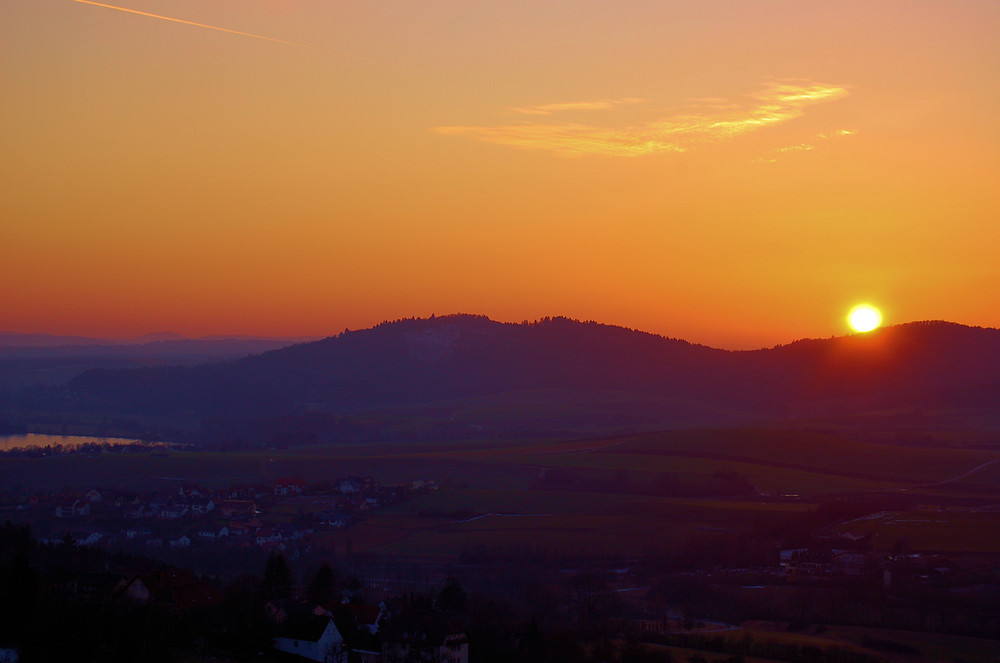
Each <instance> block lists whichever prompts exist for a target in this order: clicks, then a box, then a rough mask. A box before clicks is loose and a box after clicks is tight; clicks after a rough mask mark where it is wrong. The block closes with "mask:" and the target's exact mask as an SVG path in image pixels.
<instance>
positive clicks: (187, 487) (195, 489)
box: [177, 482, 207, 499]
mask: <svg viewBox="0 0 1000 663" xmlns="http://www.w3.org/2000/svg"><path fill="white" fill-rule="evenodd" d="M177 494H178V495H179V496H180V497H183V498H187V499H190V498H192V497H205V495H206V494H207V491H204V490H202V488H201V486H199V485H198V484H196V483H187V482H185V483H183V484H181V487H180V490H178V491H177Z"/></svg>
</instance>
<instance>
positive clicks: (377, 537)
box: [0, 429, 1000, 559]
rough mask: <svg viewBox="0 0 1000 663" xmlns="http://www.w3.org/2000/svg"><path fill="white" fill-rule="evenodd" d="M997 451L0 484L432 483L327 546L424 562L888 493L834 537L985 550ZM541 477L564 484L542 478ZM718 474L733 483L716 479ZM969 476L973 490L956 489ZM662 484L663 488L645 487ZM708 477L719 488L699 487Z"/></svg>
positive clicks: (177, 462)
mask: <svg viewBox="0 0 1000 663" xmlns="http://www.w3.org/2000/svg"><path fill="white" fill-rule="evenodd" d="M997 460H1000V452H997V451H992V450H984V449H967V448H961V447H934V448H903V447H898V446H888V445H880V444H873V443H867V442H862V441H858V440H853V439H845V438H842V437H838V436H836V435H834V434H831V433H816V432H811V431H805V432H797V431H789V430H758V429H752V430H750V429H746V430H744V429H735V430H729V429H720V430H711V431H708V430H706V431H669V432H663V433H656V434H641V435H632V436H619V437H608V438H589V439H568V440H554V439H543V440H531V439H521V440H473V441H458V442H439V443H432V444H404V443H399V442H390V443H371V444H353V445H338V446H302V447H293V448H289V449H280V450H278V449H265V450H255V451H246V452H214V451H185V452H174V453H171V454H169V455H168V456H166V457H162V456H154V455H151V454H144V453H139V454H112V453H105V454H100V455H83V454H68V455H59V456H50V457H42V458H15V457H4V458H0V482H2V485H4V486H7V487H8V490H9V491H14V492H18V491H19V492H20V494H22V495H23V494H25V493H30V492H33V491H40V490H48V491H61V490H79V489H81V488H89V487H95V486H96V487H116V488H123V489H126V490H137V489H142V490H147V489H157V490H159V489H164V488H168V489H169V488H171V487H174V486H177V484H178V482H180V481H195V482H198V483H201V484H204V485H208V486H226V485H231V484H247V483H255V484H256V483H264V484H267V483H270V482H273V481H274V480H275V479H277V478H280V477H289V476H290V477H299V478H301V479H304V480H305V481H307V482H316V481H322V480H332V479H336V478H339V477H344V476H352V475H370V476H373V477H375V479H376V480H377V481H378V482H379V483H382V484H394V483H399V484H404V485H408V484H409V483H411V482H412V481H415V480H418V479H424V480H433V481H436V482H437V483H438V484H439V485H441V486H442V487H443V488H442V490H440V491H437V492H432V493H424V494H419V495H415V496H412V497H411V498H410V499H408V500H406V501H404V502H402V503H400V504H397V505H395V506H393V507H390V508H388V509H384V510H379V511H375V512H373V513H372V514H370V515H369V516H367V517H366V518H365V519H363V520H361V521H359V522H357V523H355V524H353V525H352V526H350V527H349V528H347V529H346V530H344V531H343V532H334V533H330V534H329V536H328V537H327V539H328V542H329V543H330V544H331V545H332V546H334V547H336V548H337V549H339V550H345V549H347V548H348V547H350V548H351V549H352V550H353V551H355V552H361V551H371V552H375V553H379V554H385V555H402V556H416V557H420V556H425V557H428V558H435V559H446V558H454V557H456V556H458V555H459V554H461V553H462V552H463V551H464V550H468V549H470V548H473V547H476V546H485V547H489V548H495V549H514V548H521V549H525V548H537V549H545V550H550V551H553V552H554V553H560V552H563V551H575V552H578V553H583V554H586V555H627V556H642V555H658V554H664V553H675V552H678V551H679V550H681V549H682V548H683V546H684V545H685V543H686V542H688V541H690V540H691V539H692V538H694V537H698V536H699V535H703V536H739V535H741V534H743V533H746V532H748V531H750V530H751V529H752V528H763V529H769V528H775V527H777V528H780V527H782V526H783V525H784V524H786V523H789V522H792V521H793V520H795V519H796V518H801V517H802V516H803V515H805V514H808V513H809V512H810V511H812V510H814V509H815V508H816V506H817V504H818V503H820V502H823V501H830V500H836V499H838V498H839V497H840V496H844V495H853V496H855V498H856V499H868V498H867V497H866V496H871V498H872V499H874V498H875V496H877V495H880V494H887V493H894V494H900V495H903V494H905V495H908V496H911V497H908V499H911V500H913V499H919V500H921V503H926V504H927V505H929V506H928V507H926V509H924V508H922V510H918V511H914V512H913V513H905V514H901V515H900V514H897V515H893V516H888V515H883V516H879V517H876V518H872V519H869V520H856V521H853V522H851V523H849V524H847V525H842V526H841V528H840V530H841V531H843V532H849V533H852V534H872V535H873V537H874V544H875V546H876V548H877V549H890V548H891V547H892V546H893V545H895V544H896V542H897V541H899V540H904V541H905V542H906V543H907V545H909V546H910V547H911V548H912V549H924V550H938V551H948V552H975V553H988V552H1000V512H998V511H996V510H993V511H991V510H989V508H988V507H989V506H990V504H997V503H1000V499H996V501H995V502H990V501H989V499H983V498H982V494H983V491H982V489H981V488H980V487H979V484H981V483H982V482H990V481H993V480H994V479H1000V463H997V462H995V461H997ZM977 468H978V469H977ZM554 473H555V474H554ZM559 473H561V474H559ZM555 475H558V476H562V477H563V478H565V477H566V476H568V477H570V479H571V480H569V481H564V482H563V483H559V482H558V481H555V482H551V483H548V484H546V483H545V480H546V478H547V477H552V476H555ZM720 477H722V478H721V479H720ZM726 477H730V478H733V477H735V478H736V479H738V480H739V481H742V482H744V483H743V484H738V483H736V484H727V483H726V481H729V480H730V479H726ZM973 479H974V480H975V481H976V482H977V483H976V484H975V486H970V485H968V483H967V482H968V481H972V480H973ZM664 485H666V486H667V487H668V488H669V490H673V492H669V490H667V491H666V492H664V491H663V490H660V491H659V492H658V490H659V489H658V486H659V487H660V488H662V487H663V486H664ZM741 485H742V486H743V488H740V486H741ZM720 486H721V487H722V488H723V489H728V490H729V491H730V492H729V493H713V492H712V491H714V490H718V489H719V487H720ZM734 486H735V488H734ZM542 488H544V489H542ZM685 491H690V492H687V493H685ZM699 491H700V492H699ZM734 491H735V492H734ZM740 491H742V492H740ZM989 494H990V493H989V492H988V491H987V493H986V495H987V497H988V496H989ZM913 495H919V497H918V498H913V497H912V496H913ZM974 495H979V496H980V499H979V501H978V502H977V503H975V504H969V505H963V506H962V507H961V508H959V507H957V506H954V505H952V506H947V505H948V500H953V499H954V498H956V497H961V498H962V499H968V498H970V497H972V496H974ZM766 496H771V497H770V498H769V497H766ZM775 496H784V497H778V499H775ZM909 508H912V507H909ZM973 509H980V510H977V511H973ZM348 539H350V545H348Z"/></svg>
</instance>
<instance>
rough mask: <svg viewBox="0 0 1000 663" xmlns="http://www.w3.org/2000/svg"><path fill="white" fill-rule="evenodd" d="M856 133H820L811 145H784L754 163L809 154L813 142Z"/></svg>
mask: <svg viewBox="0 0 1000 663" xmlns="http://www.w3.org/2000/svg"><path fill="white" fill-rule="evenodd" d="M856 133H858V132H857V131H852V130H850V129H840V130H838V131H834V132H833V133H822V134H818V135H816V136H815V137H814V139H813V141H814V142H813V143H800V144H799V145H786V146H785V147H779V148H776V149H774V150H771V151H770V152H768V153H767V154H766V155H765V156H763V157H761V158H759V159H756V161H759V162H762V163H774V162H775V161H777V160H778V159H779V158H780V157H781V156H783V155H786V154H788V153H791V152H810V151H812V150H815V149H816V145H815V144H814V143H815V142H819V141H824V140H830V139H833V138H844V137H845V136H853V135H854V134H856Z"/></svg>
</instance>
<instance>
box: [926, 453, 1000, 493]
mask: <svg viewBox="0 0 1000 663" xmlns="http://www.w3.org/2000/svg"><path fill="white" fill-rule="evenodd" d="M997 463H1000V459H997V460H990V461H987V462H985V463H983V464H982V465H977V466H976V467H973V468H972V469H971V470H969V471H968V472H966V473H965V474H959V475H958V476H957V477H952V478H950V479H945V480H944V481H938V482H937V483H925V484H921V485H919V486H916V487H917V488H933V487H934V486H943V485H945V484H947V483H954V482H956V481H961V480H962V479H964V478H965V477H967V476H969V475H971V474H975V473H976V472H978V471H979V470H982V469H984V468H986V467H989V466H990V465H995V464H997Z"/></svg>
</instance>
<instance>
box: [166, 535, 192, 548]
mask: <svg viewBox="0 0 1000 663" xmlns="http://www.w3.org/2000/svg"><path fill="white" fill-rule="evenodd" d="M170 547H171V548H190V547H191V538H190V537H189V536H188V535H187V534H181V535H180V536H179V537H177V538H176V539H170Z"/></svg>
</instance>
